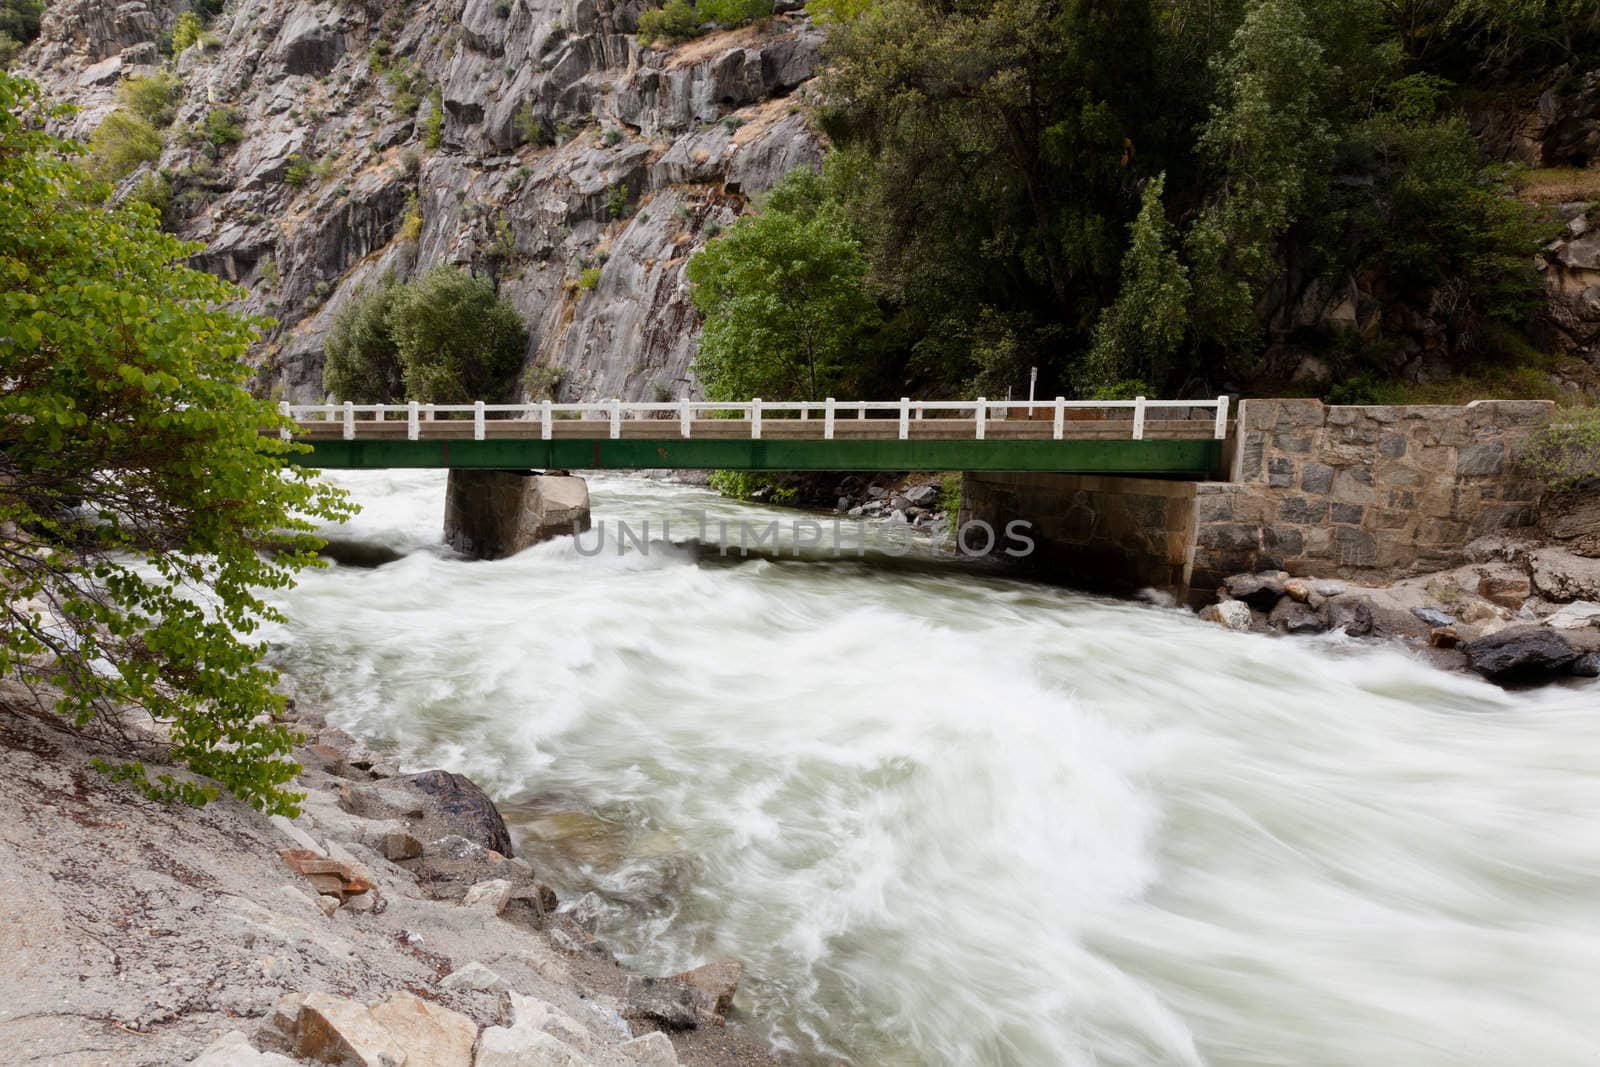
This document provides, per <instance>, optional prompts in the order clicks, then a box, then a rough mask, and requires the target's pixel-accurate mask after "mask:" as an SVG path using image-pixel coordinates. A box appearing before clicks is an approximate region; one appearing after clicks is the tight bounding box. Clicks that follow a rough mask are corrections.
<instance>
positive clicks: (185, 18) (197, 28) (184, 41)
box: [172, 11, 206, 53]
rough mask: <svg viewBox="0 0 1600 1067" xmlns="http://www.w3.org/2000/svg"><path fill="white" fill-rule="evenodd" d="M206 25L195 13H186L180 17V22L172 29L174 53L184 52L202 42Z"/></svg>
mask: <svg viewBox="0 0 1600 1067" xmlns="http://www.w3.org/2000/svg"><path fill="white" fill-rule="evenodd" d="M205 30H206V27H205V23H203V22H201V21H200V16H199V15H196V14H195V13H194V12H193V11H185V12H184V13H183V14H181V15H179V16H178V21H177V23H176V24H174V25H173V27H172V51H173V52H174V53H178V52H182V51H184V50H185V49H187V48H188V47H189V46H190V45H192V44H194V43H196V42H197V41H199V40H200V36H201V35H202V34H203V33H205Z"/></svg>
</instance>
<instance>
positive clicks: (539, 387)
mask: <svg viewBox="0 0 1600 1067" xmlns="http://www.w3.org/2000/svg"><path fill="white" fill-rule="evenodd" d="M563 377H565V372H564V371H562V369H561V368H560V367H552V366H550V364H548V363H530V364H528V369H527V370H525V371H523V372H522V383H521V384H522V391H523V392H524V393H525V394H527V397H528V399H529V400H552V399H554V398H555V395H556V390H557V389H559V388H561V379H562V378H563Z"/></svg>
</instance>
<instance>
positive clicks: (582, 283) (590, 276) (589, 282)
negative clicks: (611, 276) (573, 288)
mask: <svg viewBox="0 0 1600 1067" xmlns="http://www.w3.org/2000/svg"><path fill="white" fill-rule="evenodd" d="M599 284H600V268H599V267H590V268H588V269H587V270H585V271H584V272H583V273H582V274H580V275H578V288H579V289H580V290H581V291H583V292H585V293H587V292H588V291H589V290H591V289H593V288H594V287H595V286H597V285H599Z"/></svg>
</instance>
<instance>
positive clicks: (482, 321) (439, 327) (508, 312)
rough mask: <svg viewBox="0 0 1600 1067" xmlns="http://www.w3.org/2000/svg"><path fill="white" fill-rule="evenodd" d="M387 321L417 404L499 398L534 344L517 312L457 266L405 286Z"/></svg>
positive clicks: (408, 391) (438, 269)
mask: <svg viewBox="0 0 1600 1067" xmlns="http://www.w3.org/2000/svg"><path fill="white" fill-rule="evenodd" d="M388 322H389V329H390V332H391V333H392V334H393V336H394V343H395V348H396V351H397V352H398V354H399V357H400V366H401V368H402V370H403V374H404V378H405V383H406V396H407V397H408V398H409V399H412V400H422V401H432V402H436V403H461V402H464V401H469V400H491V401H492V400H497V399H499V398H500V397H501V396H503V395H504V394H505V393H506V392H507V391H508V390H509V389H510V386H511V380H512V378H513V377H514V376H515V375H516V372H517V370H518V369H519V368H520V367H521V366H522V358H523V355H524V354H525V350H526V348H527V344H528V330H527V327H526V325H525V324H524V323H523V321H522V316H521V315H520V314H518V313H517V310H516V309H515V308H513V307H512V306H511V305H510V304H508V303H506V302H505V301H503V300H501V299H499V298H498V297H496V296H495V292H494V287H493V286H492V285H490V284H489V283H488V282H486V281H484V280H483V279H482V278H474V277H473V276H472V275H470V274H468V273H466V272H465V271H462V270H458V269H456V268H455V267H435V268H434V269H432V270H430V271H428V272H427V273H426V274H424V275H423V276H422V277H421V278H419V279H417V280H416V281H415V282H413V283H412V284H410V285H408V286H406V287H405V288H404V289H402V290H401V291H400V292H399V293H398V294H396V296H395V299H394V304H393V306H392V307H391V308H390V310H389V315H388Z"/></svg>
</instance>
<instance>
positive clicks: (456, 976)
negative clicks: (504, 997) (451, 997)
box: [439, 960, 507, 993]
mask: <svg viewBox="0 0 1600 1067" xmlns="http://www.w3.org/2000/svg"><path fill="white" fill-rule="evenodd" d="M439 985H440V987H441V988H444V989H472V990H477V991H478V992H481V993H504V992H505V991H506V989H507V986H506V980H505V979H504V978H501V977H500V976H499V975H498V974H496V973H495V972H494V971H491V970H490V969H489V968H488V967H485V966H484V965H483V964H481V963H479V962H478V961H477V960H473V961H472V962H471V963H469V964H467V965H466V966H465V967H459V968H457V969H456V970H454V971H451V972H450V973H449V974H447V975H445V976H444V977H443V978H441V979H439Z"/></svg>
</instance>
